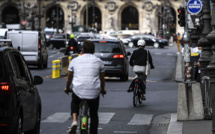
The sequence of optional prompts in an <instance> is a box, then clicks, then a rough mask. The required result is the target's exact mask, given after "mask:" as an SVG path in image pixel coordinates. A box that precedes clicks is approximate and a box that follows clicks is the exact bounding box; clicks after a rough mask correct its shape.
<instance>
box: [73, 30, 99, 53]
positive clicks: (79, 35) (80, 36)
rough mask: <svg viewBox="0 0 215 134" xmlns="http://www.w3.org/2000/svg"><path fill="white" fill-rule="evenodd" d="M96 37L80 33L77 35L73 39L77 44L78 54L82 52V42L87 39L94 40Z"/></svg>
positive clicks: (91, 34)
mask: <svg viewBox="0 0 215 134" xmlns="http://www.w3.org/2000/svg"><path fill="white" fill-rule="evenodd" d="M96 38H97V35H96V34H94V33H80V34H78V35H77V36H76V37H75V39H76V41H77V42H78V51H79V53H80V52H81V50H82V46H83V42H84V41H85V40H87V39H96Z"/></svg>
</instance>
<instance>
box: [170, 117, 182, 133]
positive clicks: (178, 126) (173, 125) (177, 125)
mask: <svg viewBox="0 0 215 134" xmlns="http://www.w3.org/2000/svg"><path fill="white" fill-rule="evenodd" d="M182 130H183V123H182V122H177V114H171V119H170V124H169V126H168V130H167V134H182V133H183V132H182Z"/></svg>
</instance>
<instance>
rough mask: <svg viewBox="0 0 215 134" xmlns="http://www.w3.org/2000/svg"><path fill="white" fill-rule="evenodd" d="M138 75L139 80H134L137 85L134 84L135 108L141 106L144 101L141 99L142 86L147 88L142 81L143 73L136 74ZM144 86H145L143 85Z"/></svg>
mask: <svg viewBox="0 0 215 134" xmlns="http://www.w3.org/2000/svg"><path fill="white" fill-rule="evenodd" d="M136 74H137V78H135V79H134V81H135V84H134V91H133V106H134V107H136V106H137V104H138V103H139V104H141V103H142V99H141V95H142V93H143V91H142V89H141V86H144V87H145V84H144V82H141V81H142V78H141V76H142V73H136ZM141 84H144V85H141Z"/></svg>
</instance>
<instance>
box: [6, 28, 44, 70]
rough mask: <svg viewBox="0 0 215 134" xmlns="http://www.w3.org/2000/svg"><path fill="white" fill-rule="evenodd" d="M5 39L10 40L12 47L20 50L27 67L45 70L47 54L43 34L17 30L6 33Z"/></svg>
mask: <svg viewBox="0 0 215 134" xmlns="http://www.w3.org/2000/svg"><path fill="white" fill-rule="evenodd" d="M7 39H11V40H12V43H13V44H14V45H13V47H14V48H16V49H18V50H20V52H21V53H22V55H23V56H24V58H25V60H26V63H27V64H28V65H36V66H38V68H41V69H42V68H47V65H48V52H47V47H46V38H45V33H44V32H39V31H27V30H17V31H8V32H7Z"/></svg>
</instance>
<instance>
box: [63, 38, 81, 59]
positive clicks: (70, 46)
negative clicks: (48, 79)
mask: <svg viewBox="0 0 215 134" xmlns="http://www.w3.org/2000/svg"><path fill="white" fill-rule="evenodd" d="M70 51H73V53H78V43H77V41H76V40H75V35H74V34H71V35H70V39H69V43H68V46H67V48H66V52H65V55H70Z"/></svg>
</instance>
